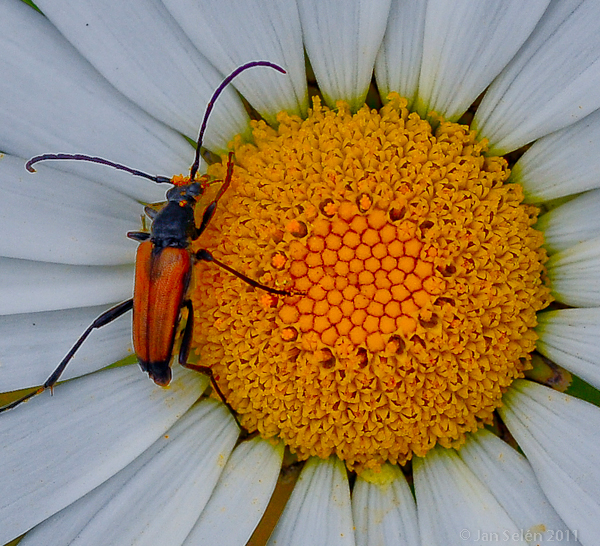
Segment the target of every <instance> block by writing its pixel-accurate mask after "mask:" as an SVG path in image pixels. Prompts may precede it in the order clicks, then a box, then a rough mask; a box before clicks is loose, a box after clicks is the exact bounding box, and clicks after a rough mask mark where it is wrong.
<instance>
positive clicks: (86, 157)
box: [25, 154, 171, 184]
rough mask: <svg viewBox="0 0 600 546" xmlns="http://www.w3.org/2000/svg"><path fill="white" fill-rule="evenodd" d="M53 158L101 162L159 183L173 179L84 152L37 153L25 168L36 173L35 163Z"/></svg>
mask: <svg viewBox="0 0 600 546" xmlns="http://www.w3.org/2000/svg"><path fill="white" fill-rule="evenodd" d="M53 159H60V160H64V159H66V160H72V161H89V162H90V163H100V165H108V166H109V167H113V168H115V169H118V170H120V171H125V172H128V173H130V174H133V175H134V176H141V177H142V178H147V179H148V180H152V182H156V183H157V184H171V179H170V178H167V177H166V176H154V175H152V174H148V173H145V172H142V171H138V170H137V169H132V168H131V167H127V166H126V165H121V164H120V163H115V162H113V161H109V160H108V159H104V158H103V157H94V156H91V155H83V154H43V155H36V156H35V157H32V158H31V159H30V160H29V161H28V162H27V163H25V168H26V169H27V170H28V171H29V172H30V173H34V172H35V169H34V168H33V165H35V164H36V163H39V162H40V161H49V160H53Z"/></svg>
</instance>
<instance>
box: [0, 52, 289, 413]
mask: <svg viewBox="0 0 600 546" xmlns="http://www.w3.org/2000/svg"><path fill="white" fill-rule="evenodd" d="M255 66H267V67H270V68H274V69H275V70H278V71H279V72H281V73H283V74H285V70H284V69H283V68H281V67H280V66H278V65H276V64H273V63H270V62H268V61H253V62H249V63H246V64H244V65H242V66H240V67H238V68H237V69H236V70H234V71H233V72H232V73H231V74H230V75H229V76H228V77H227V78H225V79H224V80H223V82H222V83H221V85H220V86H219V87H218V88H217V89H216V91H215V92H214V94H213V96H212V97H211V100H210V101H209V103H208V106H207V108H206V112H205V114H204V118H203V121H202V126H201V128H200V133H199V136H198V142H197V145H196V156H195V159H194V163H193V164H192V166H191V168H190V181H191V182H190V183H189V184H186V185H178V186H174V187H172V188H171V189H170V190H169V191H167V195H166V198H167V203H166V204H165V206H164V207H163V208H162V209H160V210H159V211H156V210H155V209H153V208H151V207H146V208H145V212H146V214H147V215H148V216H149V217H150V218H151V220H152V226H151V229H150V233H148V232H142V231H134V232H129V233H128V234H127V236H128V237H129V238H131V239H134V240H135V241H138V242H140V243H141V244H140V246H139V247H138V250H137V255H136V261H135V287H134V292H133V298H132V299H129V300H127V301H124V302H123V303H120V304H118V305H116V306H115V307H112V308H111V309H109V310H108V311H105V312H104V313H102V314H101V315H100V316H99V317H98V318H97V319H96V320H95V321H94V322H93V323H92V324H90V326H89V327H88V328H87V330H86V331H85V332H83V334H82V335H81V336H80V338H79V339H78V340H77V342H76V343H75V345H73V347H72V348H71V350H70V351H69V352H68V353H67V355H66V356H65V357H64V358H63V360H62V361H61V362H60V364H59V365H58V366H57V367H56V369H55V370H54V371H53V372H52V374H51V375H50V377H48V379H47V380H46V381H45V383H44V384H43V385H42V386H41V387H39V388H38V389H37V390H35V391H33V392H31V393H29V394H27V395H25V396H23V397H21V398H19V399H18V400H15V401H14V402H12V403H11V404H8V405H7V406H4V407H3V408H0V412H3V411H6V410H9V409H12V408H14V407H16V406H18V405H19V404H21V403H22V402H24V401H25V400H28V399H29V398H31V397H33V396H35V395H37V394H40V393H42V392H44V391H45V390H46V389H48V388H50V389H51V388H52V387H53V386H54V385H55V384H56V382H57V381H58V380H59V378H60V376H61V375H62V373H63V372H64V370H65V368H66V367H67V364H68V363H69V361H70V360H71V359H72V358H73V355H74V354H75V353H76V352H77V350H78V349H79V347H80V346H81V344H82V343H83V342H84V341H85V340H86V338H87V337H88V336H89V335H90V333H91V332H92V330H95V329H97V328H101V327H102V326H104V325H106V324H108V323H110V322H112V321H113V320H115V319H117V318H118V317H120V316H121V315H123V314H125V313H126V312H127V311H129V310H130V309H133V328H132V331H133V348H134V350H135V354H136V355H137V358H138V361H139V364H140V367H141V368H142V370H143V371H145V372H147V373H148V375H149V376H150V378H151V379H152V380H153V381H154V382H155V383H156V384H157V385H161V386H166V385H168V384H169V383H170V381H171V375H172V374H171V359H172V354H173V344H174V342H175V333H176V330H177V325H178V324H179V319H180V313H181V309H182V308H183V307H186V308H187V309H188V318H187V323H186V326H185V330H184V333H183V338H182V341H181V348H180V350H179V363H180V364H181V365H182V366H186V367H188V368H191V369H194V370H197V371H200V372H203V373H207V374H208V375H209V376H210V377H211V380H212V383H213V386H214V388H215V390H216V391H217V392H218V393H219V395H220V396H221V398H223V400H224V397H223V395H222V393H221V391H220V389H219V387H218V385H217V383H216V382H215V381H214V378H213V377H212V374H211V370H210V368H206V367H204V366H196V365H193V364H189V363H188V362H187V358H188V354H189V349H190V342H191V339H192V329H193V316H194V314H193V309H192V303H191V301H190V300H189V299H186V295H187V289H188V286H189V281H190V278H191V274H192V265H193V263H194V262H195V261H198V260H205V261H210V262H214V263H215V264H216V265H218V266H219V267H222V268H223V269H225V270H227V271H229V272H230V273H232V274H233V275H236V276H237V277H239V278H241V279H242V280H244V281H245V282H247V283H248V284H250V285H252V286H254V287H256V288H261V289H262V290H266V291H268V292H270V293H273V294H279V295H289V294H290V292H289V291H287V290H277V289H274V288H270V287H268V286H265V285H262V284H260V283H258V282H256V281H254V280H252V279H250V278H249V277H247V276H246V275H243V274H242V273H239V272H238V271H235V270H234V269H232V268H231V267H229V266H228V265H226V264H224V263H223V262H221V261H219V260H217V259H216V258H214V257H213V256H212V254H210V252H208V251H207V250H199V251H198V252H195V253H194V252H192V251H191V250H190V244H191V243H192V242H193V241H195V240H196V239H198V237H200V235H201V234H202V232H203V231H204V230H205V229H206V227H207V225H208V223H209V222H210V220H211V218H212V217H213V215H214V213H215V210H216V207H217V203H218V202H219V199H220V198H221V196H222V195H223V193H224V192H225V191H226V190H227V188H228V187H229V184H230V183H231V177H232V174H233V153H230V154H229V160H228V162H227V175H226V177H225V180H224V181H223V184H222V185H221V188H220V190H219V193H218V195H217V196H216V197H215V199H214V200H213V201H212V202H211V203H210V204H209V205H208V206H207V207H206V209H205V211H204V214H203V217H202V222H201V224H200V227H198V226H196V223H195V220H194V208H195V205H196V202H197V201H198V199H199V198H200V197H201V196H202V194H203V193H204V191H205V188H206V181H203V182H200V181H194V180H195V177H196V174H197V172H198V167H199V164H200V148H201V146H202V138H203V136H204V131H205V129H206V124H207V121H208V117H209V115H210V113H211V111H212V108H213V106H214V103H215V100H216V99H217V97H218V96H219V95H220V94H221V92H222V91H223V90H224V89H225V87H226V86H227V85H228V84H229V83H230V82H231V80H233V79H234V78H235V77H236V76H237V75H239V74H240V73H241V72H243V71H244V70H247V69H248V68H252V67H255ZM47 160H73V161H89V162H92V163H99V164H102V165H108V166H110V167H113V168H115V169H119V170H123V171H126V172H129V173H131V174H133V175H135V176H141V177H143V178H147V179H149V180H152V181H153V182H156V183H159V184H160V183H173V182H172V180H171V179H170V178H167V177H164V176H152V175H149V174H147V173H144V172H141V171H137V170H135V169H131V168H129V167H126V166H124V165H121V164H118V163H113V162H112V161H108V160H106V159H103V158H100V157H92V156H87V155H81V154H44V155H40V156H36V157H34V158H32V159H30V160H29V161H28V162H27V164H26V168H27V170H28V171H30V172H35V169H34V168H33V165H34V164H35V163H38V162H40V161H47ZM224 401H225V400H224ZM225 403H226V404H227V402H225ZM230 410H231V408H230ZM232 413H233V412H232Z"/></svg>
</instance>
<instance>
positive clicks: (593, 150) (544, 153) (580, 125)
mask: <svg viewBox="0 0 600 546" xmlns="http://www.w3.org/2000/svg"><path fill="white" fill-rule="evenodd" d="M598 142H600V110H597V111H595V112H593V113H592V114H590V115H589V116H586V117H585V118H583V119H582V120H580V121H578V122H577V123H574V124H573V125H570V126H568V127H565V128H564V129H561V130H560V131H556V132H555V133H552V134H550V135H547V136H545V137H543V138H540V139H539V140H537V141H536V142H534V143H533V145H532V146H531V148H529V150H527V151H526V152H525V153H524V154H523V156H522V157H521V158H520V159H519V161H517V163H516V164H515V165H514V167H513V168H512V172H511V176H510V181H511V182H518V183H519V184H521V185H522V186H523V190H524V192H525V195H526V198H527V200H528V201H529V202H531V203H540V202H544V201H550V200H551V199H556V198H558V197H564V196H565V195H573V194H575V193H580V192H582V191H587V190H592V189H595V188H599V187H600V177H598V172H599V171H600V153H598Z"/></svg>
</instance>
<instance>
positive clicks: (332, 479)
mask: <svg viewBox="0 0 600 546" xmlns="http://www.w3.org/2000/svg"><path fill="white" fill-rule="evenodd" d="M352 528H353V522H352V509H351V506H350V487H349V485H348V478H347V475H346V467H345V466H344V463H342V462H341V461H340V460H339V459H338V458H337V457H330V458H329V459H327V460H326V461H324V460H322V459H317V458H314V457H313V458H311V459H309V460H308V461H307V463H306V465H305V466H304V468H303V469H302V472H301V473H300V477H299V478H298V481H297V482H296V486H295V487H294V490H293V492H292V495H291V496H290V498H289V500H288V502H287V504H286V506H285V509H284V511H283V514H281V517H280V518H279V521H278V522H277V526H276V527H275V529H274V530H273V534H272V535H271V537H270V538H269V542H268V546H275V545H277V546H280V545H286V546H292V545H301V544H306V545H310V544H327V545H328V546H336V545H338V544H339V545H345V544H348V545H354V531H353V530H352Z"/></svg>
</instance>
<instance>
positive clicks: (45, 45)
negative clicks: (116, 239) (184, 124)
mask: <svg viewBox="0 0 600 546" xmlns="http://www.w3.org/2000/svg"><path fill="white" fill-rule="evenodd" d="M0 73H1V74H2V78H1V79H0V96H1V97H2V101H1V102H0V150H2V151H4V152H7V153H11V154H14V155H17V156H20V157H30V156H33V155H37V154H42V153H46V152H69V153H73V152H75V153H83V154H90V155H97V156H102V157H105V158H106V159H110V160H112V161H116V162H118V163H124V164H126V165H129V166H131V167H133V168H138V169H141V170H145V171H146V172H150V173H151V174H161V175H163V174H165V175H166V174H168V175H171V174H176V173H179V172H183V171H184V170H186V169H187V168H188V167H189V164H190V163H191V161H192V158H193V149H192V148H191V147H190V145H189V143H188V142H187V141H186V140H185V138H184V137H183V136H181V135H180V134H179V133H177V132H175V131H173V130H172V129H169V128H168V127H166V126H165V125H163V124H162V123H160V122H158V121H156V120H155V119H154V118H152V117H151V116H149V115H148V114H147V113H145V112H144V111H143V110H141V109H140V108H139V107H137V106H135V105H134V104H133V103H132V102H130V101H129V100H127V99H126V98H125V97H123V95H121V94H120V93H119V92H117V91H116V90H115V89H114V87H112V86H111V85H110V84H109V83H108V82H107V81H106V80H105V79H104V78H103V77H102V76H100V75H99V74H98V73H97V72H96V71H95V70H94V69H93V68H92V67H91V66H90V65H89V63H88V62H87V61H85V60H84V59H83V58H82V57H81V56H80V55H79V54H78V53H77V52H76V51H75V49H73V47H72V46H71V45H70V44H69V43H68V42H67V41H66V40H65V39H64V38H63V37H62V36H61V35H60V34H59V33H58V31H57V30H56V29H55V28H54V27H53V26H52V25H51V24H50V22H49V21H48V20H47V19H46V18H45V17H43V16H42V15H40V14H39V13H38V12H36V11H34V10H33V9H32V8H30V7H29V6H27V5H26V4H24V3H23V2H7V1H4V2H2V3H1V5H0ZM55 165H56V166H57V168H60V170H70V171H76V172H85V173H90V176H93V177H94V179H96V177H97V178H101V177H105V178H110V180H111V181H112V183H113V184H115V185H116V184H121V187H122V190H123V192H125V193H128V194H129V195H138V196H139V197H140V198H143V199H145V200H148V201H157V200H159V199H161V197H162V196H163V195H164V189H163V188H161V187H160V186H159V185H158V184H153V183H151V182H149V181H148V180H142V179H139V178H136V177H133V176H131V175H128V174H126V173H121V172H118V171H115V170H108V169H106V168H102V167H99V166H97V165H90V164H88V163H83V162H73V161H61V162H56V163H55ZM107 173H110V174H107Z"/></svg>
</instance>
